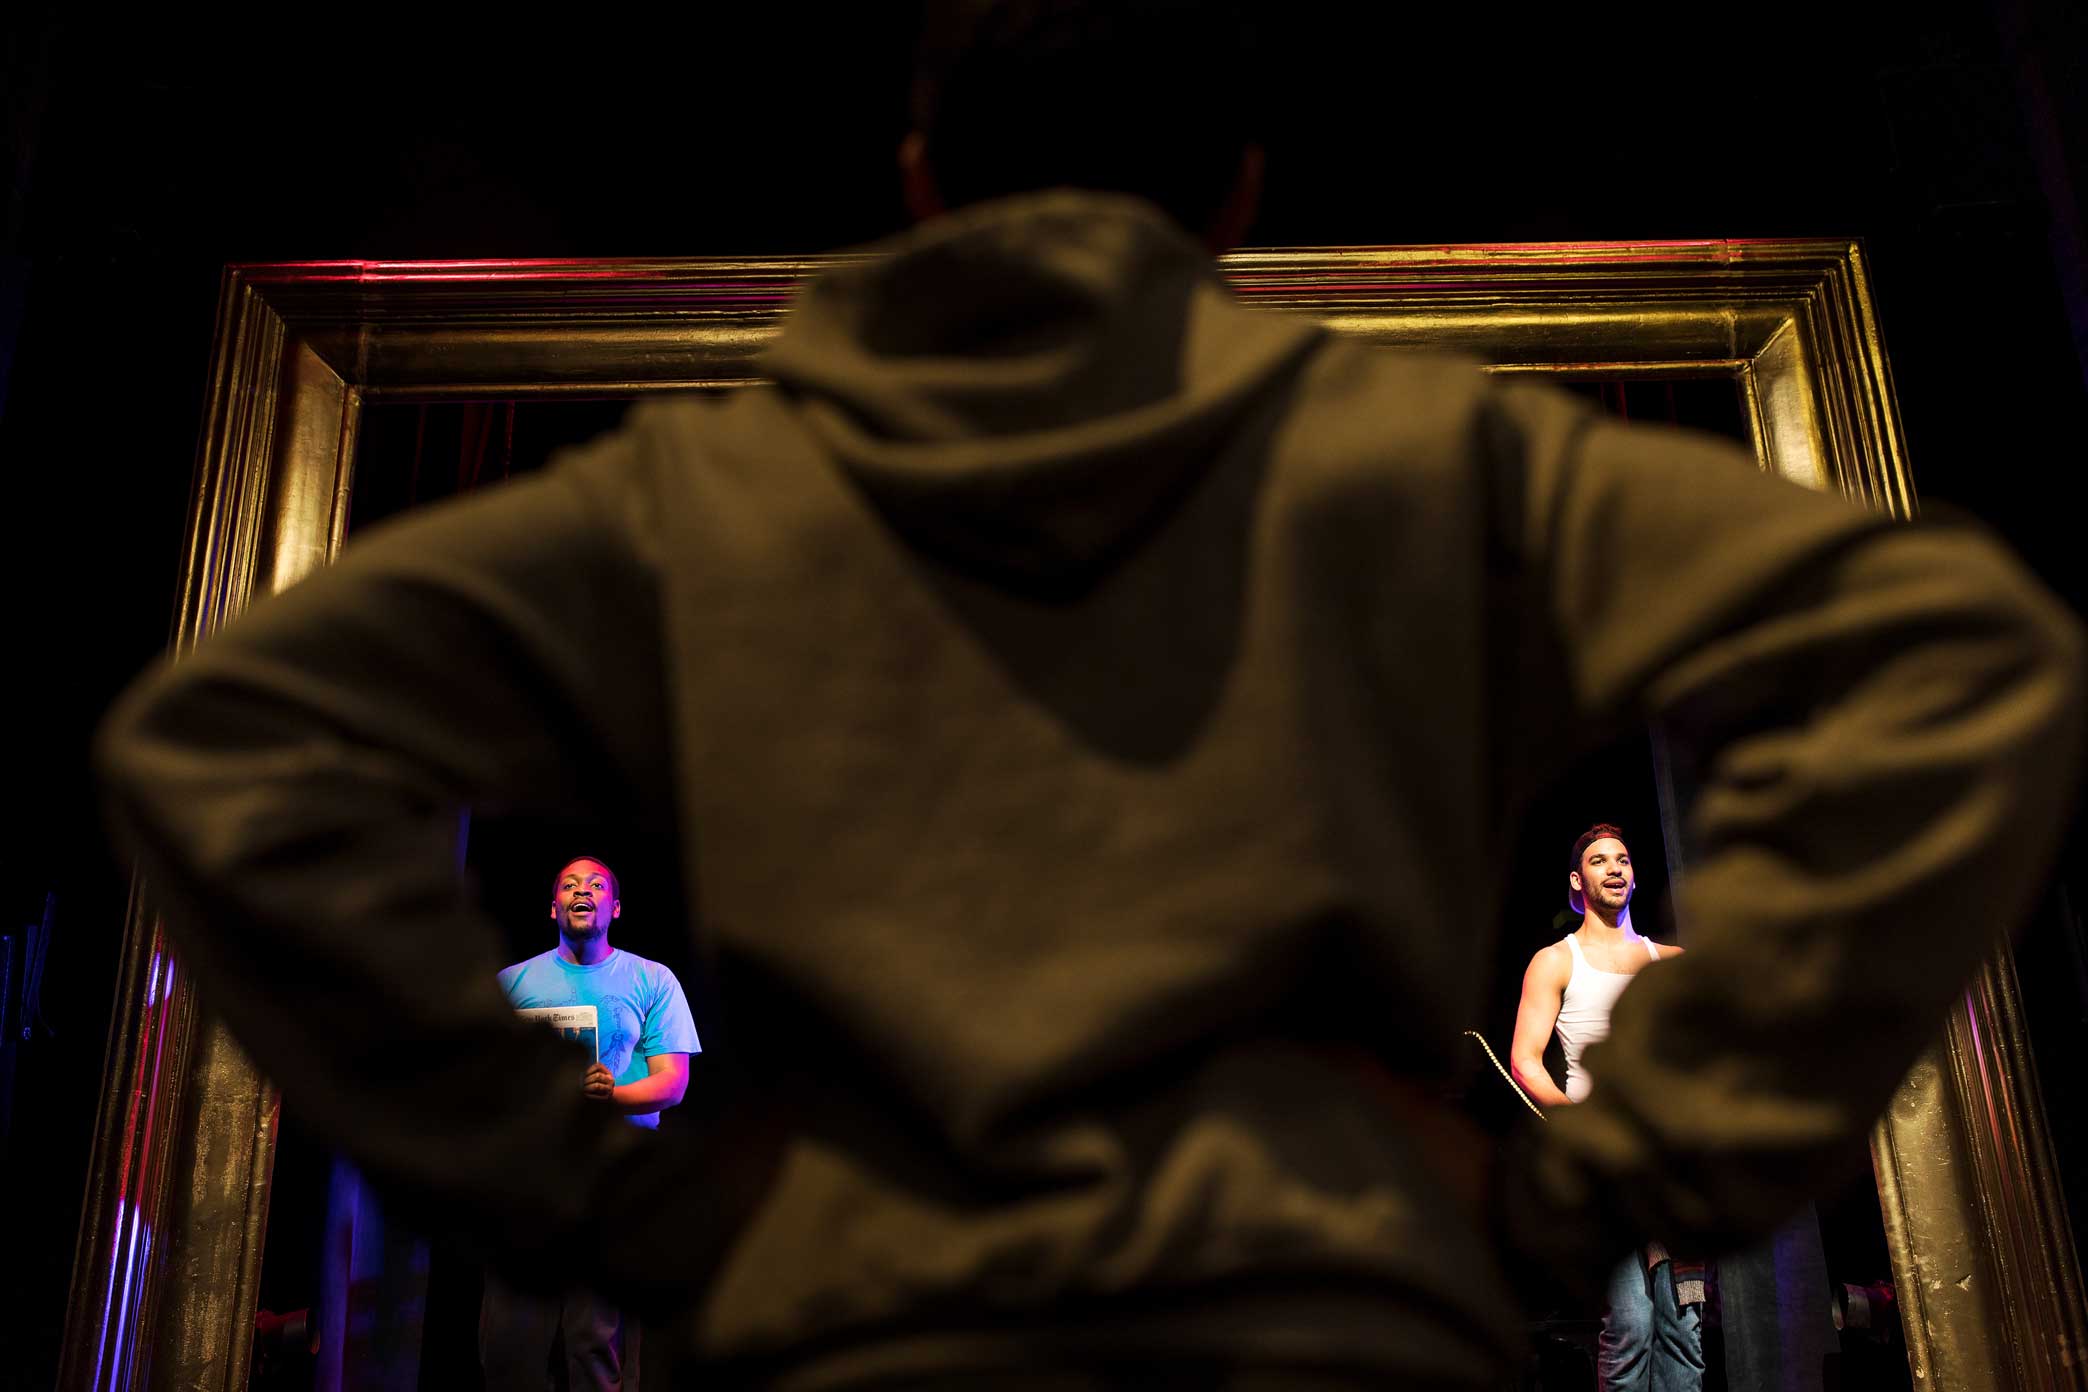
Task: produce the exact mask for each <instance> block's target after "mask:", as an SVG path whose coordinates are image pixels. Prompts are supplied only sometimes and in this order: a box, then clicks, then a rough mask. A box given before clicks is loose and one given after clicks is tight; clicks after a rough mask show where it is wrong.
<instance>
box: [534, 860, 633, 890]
mask: <svg viewBox="0 0 2088 1392" xmlns="http://www.w3.org/2000/svg"><path fill="white" fill-rule="evenodd" d="M583 860H584V861H587V862H588V863H589V864H591V865H599V866H601V867H602V869H603V870H604V871H605V872H607V874H608V876H609V897H610V898H611V899H616V900H621V899H622V898H623V883H622V881H620V880H618V879H617V878H616V872H615V871H614V870H611V869H610V868H609V862H608V861H606V860H604V859H602V858H601V857H600V856H592V855H576V856H568V857H566V860H565V863H564V864H563V865H561V866H559V867H558V873H557V874H555V875H553V876H552V877H551V893H552V894H553V895H554V896H555V895H556V894H557V893H558V882H559V881H560V880H562V879H564V878H565V872H566V871H568V870H570V869H572V868H573V867H574V866H575V865H578V864H579V863H580V862H581V861H583Z"/></svg>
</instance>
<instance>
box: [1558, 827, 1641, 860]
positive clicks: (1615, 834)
mask: <svg viewBox="0 0 2088 1392" xmlns="http://www.w3.org/2000/svg"><path fill="white" fill-rule="evenodd" d="M1604 837H1608V838H1610V839H1611V840H1615V841H1623V842H1624V846H1625V849H1626V850H1627V851H1628V850H1629V849H1630V847H1631V843H1630V842H1629V841H1624V828H1622V827H1615V826H1611V825H1610V824H1609V823H1608V822H1597V823H1595V825H1593V826H1591V827H1589V828H1588V829H1587V830H1586V831H1584V832H1582V833H1581V834H1580V839H1579V840H1577V841H1575V842H1574V843H1573V859H1572V861H1571V862H1569V863H1568V864H1567V866H1566V868H1567V869H1568V870H1578V869H1580V868H1581V857H1582V856H1584V855H1586V854H1587V853H1588V847H1590V846H1592V845H1594V844H1595V843H1596V842H1597V841H1600V840H1602V839H1603V838H1604Z"/></svg>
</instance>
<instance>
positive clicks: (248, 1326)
mask: <svg viewBox="0 0 2088 1392" xmlns="http://www.w3.org/2000/svg"><path fill="white" fill-rule="evenodd" d="M835 259H836V258H826V259H812V260H763V259H749V260H703V261H671V260H653V261H587V262H582V261H545V262H517V261H502V262H445V263H427V262H417V263H385V262H327V263H312V264H300V265H257V266H238V267H233V268H230V269H228V271H227V272H226V275H225V279H224V284H223V291H222V295H221V297H220V302H219V310H218V320H217V330H216V339H215V347H214V350H213V360H212V364H211V376H210V381H209V389H208V398H207V406H206V412H205V418H204V424H203V430H202V439H201V442H200V446H199V449H198V453H197V458H196V464H195V480H194V485H193V491H192V494H191V502H190V509H189V516H188V523H187V539H186V545H185V549H184V553H183V555H184V561H183V570H182V577H181V588H180V591H179V595H180V598H179V602H178V608H177V612H176V615H175V619H174V634H173V641H174V644H175V646H176V648H177V649H180V648H185V647H186V646H188V645H189V644H191V643H193V642H195V641H196V640H197V639H198V638H199V637H201V636H203V635H205V634H207V633H209V632H210V631H211V630H213V629H215V628H216V627H218V626H219V625H220V624H222V623H224V622H225V621H226V620H227V619H228V618H230V617H231V616H232V615H233V614H235V613H237V612H238V611H239V610H240V609H241V608H243V607H244V606H245V605H246V604H247V603H248V602H249V600H250V599H251V598H252V597H253V596H255V595H258V594H266V593H268V592H270V591H273V590H276V589H279V588H281V587H283V586H285V585H288V584H290V583H291V582H293V581H295V580H296V579H297V578H298V577H300V576H302V575H304V574H305V573H307V572H308V571H310V570H312V569H313V568H315V567H317V566H320V565H323V564H325V563H326V562H327V561H328V560H330V559H331V558H332V557H333V556H334V555H335V554H336V552H337V551H338V550H339V548H340V546H341V543H342V540H343V536H344V533H345V531H346V526H347V515H348V500H349V496H350V487H351V483H352V480H353V473H354V464H355V453H356V451H355V442H356V428H357V422H358V418H359V415H360V411H361V408H362V406H363V405H364V404H365V403H366V402H372V401H382V400H431V399H440V398H469V397H486V398H518V397H519V398H526V397H554V396H559V395H565V396H628V395H639V394H644V393H649V392H662V391H678V390H688V389H691V388H696V387H710V386H725V385H735V384H743V383H747V382H750V381H752V380H754V378H755V355H756V353H757V352H758V350H759V348H760V347H761V345H762V344H763V343H764V342H765V341H766V340H767V338H768V337H769V336H770V335H771V333H772V332H773V331H774V329H775V326H776V324H777V321H778V319H779V317H780V315H781V314H782V312H783V310H784V308H785V305H786V304H787V302H788V300H789V298H790V296H791V294H792V293H793V291H794V290H795V288H796V287H797V286H798V285H799V284H800V283H801V282H802V281H803V280H805V279H806V278H807V277H809V276H811V275H813V274H815V273H816V272H817V271H819V270H820V269H821V268H822V267H823V266H826V265H831V264H834V261H835ZM1223 266H1224V271H1225V274H1226V276H1227V278H1228V279H1229V280H1230V281H1231V283H1232V284H1233V285H1234V287H1235V288H1236V289H1237V290H1238V292H1239V293H1240V294H1241V296H1242V297H1243V298H1244V299H1245V300H1246V301H1248V302H1249V303H1251V304H1256V305H1265V306H1267V307H1269V308H1271V309H1283V310H1290V311H1295V312H1302V313H1306V314H1310V315H1313V316H1315V317H1317V318H1319V319H1321V320H1323V321H1324V322H1326V323H1328V324H1329V325H1331V326H1332V327H1334V328H1335V329H1337V330H1339V331H1341V332H1344V333H1349V334H1353V335H1355V336H1356V337H1358V338H1361V339H1365V340H1367V341H1370V342H1373V343H1381V344H1386V345H1391V346H1399V347H1414V348H1422V347H1425V348H1438V349H1453V350H1457V351H1461V352H1465V353H1469V354H1472V355H1475V356H1476V357H1478V358H1480V359H1482V360H1483V361H1484V362H1486V363H1487V364H1488V365H1489V367H1490V368H1491V369H1492V370H1494V371H1498V372H1542V373H1554V374H1583V375H1587V376H1599V377H1607V378H1617V377H1634V376H1636V377H1646V376H1665V377H1681V376H1698V377H1705V376H1708V377H1722V378H1728V379H1731V380H1732V381H1734V382H1735V384H1736V386H1737V388H1738V390H1739V391H1740V392H1741V394H1742V397H1743V400H1744V401H1745V403H1746V414H1747V417H1748V421H1749V425H1750V429H1751V432H1752V437H1753V441H1754V447H1755V452H1756V456H1757V458H1758V459H1759V460H1760V462H1761V464H1762V467H1763V468H1765V469H1767V470H1771V471H1773V472H1775V473H1778V474H1781V475H1783V476H1785V477H1787V478H1790V479H1793V480H1796V481H1798V482H1800V483H1803V484H1805V485H1807V486H1809V487H1813V488H1820V489H1833V490H1838V491H1840V492H1842V493H1843V494H1846V495H1847V496H1849V497H1851V498H1854V499H1857V500H1859V501H1861V502H1862V503H1864V504H1865V505H1867V506H1870V507H1874V508H1879V509H1882V510H1884V511H1887V512H1890V513H1892V514H1894V515H1898V516H1908V515H1911V514H1912V513H1913V511H1914V508H1915V495H1914V487H1913V482H1912V478H1911V476H1910V474H1909V471H1908V465H1907V461H1906V458H1905V452H1904V449H1903V447H1902V442H1901V438H1900V431H1899V423H1898V412H1897V407H1896V405H1895V402H1894V398H1893V389H1892V380H1891V374H1890V370H1889V367H1888V365H1887V361H1886V356H1885V351H1884V346H1883V343H1882V341H1881V339H1880V335H1879V330H1878V324H1877V318H1876V315H1875V313H1874V309H1873V304H1872V299H1871V290H1870V285H1869V279H1868V275H1867V271H1866V268H1865V262H1864V258H1863V253H1862V250H1861V248H1860V247H1859V246H1858V245H1855V244H1852V243H1848V242H1840V241H1835V242H1815V241H1744V242H1742V241H1705V242H1638V243H1578V244H1547V245H1516V246H1471V247H1445V248H1429V247H1392V248H1384V247H1376V248H1321V249H1309V250H1269V251H1244V252H1239V253H1235V254H1233V255H1231V256H1228V257H1227V258H1225V260H1224V263H1223ZM125 935H126V936H125V942H124V951H123V958H122V965H121V968H120V971H121V976H120V979H119V982H118V991H117V1006H116V1011H115V1015H114V1017H113V1019H112V1022H111V1025H110V1032H109V1045H108V1053H107V1060H106V1063H105V1073H104V1081H103V1088H102V1100H101V1105H100V1110H99V1113H98V1115H97V1129H96V1133H95V1143H94V1152H93V1158H92V1161H91V1166H90V1170H89V1174H88V1187H87V1199H86V1205H85V1210H84V1214H83V1217H82V1221H81V1228H80V1235H79V1242H78V1248H77V1252H76V1255H75V1260H74V1268H73V1281H72V1291H71V1297H70V1304H69V1309H68V1316H67V1327H66V1346H65V1349H64V1351H63V1355H62V1364H61V1371H60V1386H61V1387H63V1388H66V1389H74V1388H85V1389H103V1388H108V1389H118V1388H147V1387H150V1388H182V1389H190V1390H191V1392H196V1390H199V1389H211V1392H216V1390H217V1389H236V1388H241V1387H244V1386H245V1385H246V1380H247V1370H248V1362H249V1356H250V1352H251V1345H252V1334H253V1322H254V1314H255V1306H256V1294H257V1289H258V1280H259V1272H260V1263H261V1252H262V1247H263V1237H264V1233H265V1230H266V1225H267V1216H268V1195H269V1184H270V1172H271V1164H272V1159H273V1154H274V1143H275V1137H276V1123H277V1099H276V1094H275V1092H274V1090H273V1089H272V1088H271V1087H270V1086H269V1084H268V1083H267V1081H266V1080H265V1079H264V1078H263V1077H262V1076H261V1075H260V1074H259V1073H258V1072H257V1071H256V1070H255V1069H254V1067H253V1066H252V1064H251V1063H250V1062H249V1061H248V1060H247V1059H246V1058H245V1057H244V1055H243V1054H241V1052H240V1051H239V1049H238V1048H237V1046H235V1045H234V1044H233V1043H232V1042H231V1040H230V1039H229V1037H228V1036H227V1035H226V1034H225V1032H224V1030H223V1028H222V1026H221V1025H220V1024H219V1023H218V1022H217V1021H216V1020H215V1019H213V1018H212V1017H211V1016H210V1015H209V1014H208V1013H207V1012H205V1011H204V1010H202V1009H201V1008H200V1007H199V1005H198V1003H197V1001H196V1000H195V998H194V996H193V994H192V992H191V990H190V987H189V983H188V981H187V978H186V976H185V975H184V974H183V973H181V972H180V971H179V970H178V964H177V963H176V961H175V959H174V958H173V957H172V956H171V955H170V954H169V952H168V950H167V947H166V944H165V941H164V939H163V937H162V935H161V932H160V928H159V924H158V922H157V920H156V918H155V917H154V915H153V913H152V911H151V908H150V900H149V892H145V891H141V892H140V893H139V894H136V895H134V896H133V902H132V906H131V908H130V911H129V915H128V922H127V924H126V927H125ZM1872 1156H1873V1160H1874V1163H1875V1170H1876V1175H1877V1182H1878V1197H1879V1202H1880V1205H1881V1208H1882V1211H1883V1215H1884V1221H1885V1230H1886V1237H1887V1242H1888V1246H1889V1248H1890V1251H1891V1257H1892V1267H1893V1275H1894V1281H1895V1285H1896V1287H1897V1290H1898V1292H1899V1299H1900V1303H1901V1307H1902V1314H1903V1317H1904V1322H1905V1333H1906V1344H1907V1354H1908V1358H1909V1361H1910V1364H1911V1370H1912V1374H1913V1379H1914V1385H1915V1386H1916V1387H1917V1388H1940V1389H1949V1390H1950V1392H1955V1390H1956V1389H2022V1390H2023V1392H2032V1390H2035V1392H2046V1390H2047V1389H2088V1344H2084V1327H2088V1314H2084V1305H2083V1299H2082V1283H2081V1275H2080V1267H2079V1261H2078V1257H2077V1254H2076V1253H2075V1252H2074V1250H2073V1244H2072V1240H2071V1237H2070V1232H2069V1228H2068V1226H2067V1221H2066V1214H2065V1211H2064V1203H2063V1199H2062V1197H2061V1194H2060V1191H2059V1187H2058V1177H2057V1170H2056V1161H2055V1157H2054V1154H2053V1151H2052V1146H2051V1142H2050V1138H2049V1135H2048V1133H2047V1129H2046V1126H2045V1121H2044V1114H2043V1111H2042V1104H2041V1102H2040V1093H2039V1088H2038V1082H2037V1076H2036V1069H2035V1066H2034V1063H2033V1060H2032V1058H2031V1054H2030V1049H2029V1045H2028V1037H2027V1035H2026V1033H2025V1030H2024V1026H2023V1021H2022V1019H2021V1015H2020V1005H2019V1000H2018V994H2017V986H2016V977H2015V969H2014V966H2013V964H2012V961H2011V959H2010V958H2009V957H2008V955H2007V954H2005V953H2004V954H2001V955H1999V956H1997V957H1996V958H1995V959H1994V960H1993V961H1992V962H1991V963H1989V965H1988V966H1987V968H1986V969H1985V970H1984V972H1983V973H1982V974H1981V976H1980V977H1979V979H1978V980H1977V981H1976V982H1975V983H1974V984H1973V985H1972V987H1971V989H1970V990H1969V991H1968V992H1967V993H1966V994H1965V996H1964V998H1963V999H1962V1000H1961V1001H1960V1002H1959V1004H1958V1005H1957V1006H1956V1007H1955V1008H1954V1009H1953V1010H1952V1011H1951V1012H1950V1015H1949V1018H1948V1019H1947V1020H1946V1021H1945V1022H1944V1025H1943V1029H1942V1033H1941V1036H1940V1039H1939V1042H1938V1043H1937V1045H1936V1046H1935V1047H1934V1048H1933V1049H1932V1050H1931V1051H1930V1053H1929V1054H1928V1055H1927V1056H1926V1057H1925V1058H1924V1059H1923V1060H1922V1062H1921V1063H1920V1064H1919V1065H1917V1067H1916V1068H1915V1069H1914V1071H1913V1072H1912V1073H1911V1074H1910V1075H1909V1076H1908V1078H1907V1080H1906V1081H1905V1083H1904V1084H1903V1085H1902V1087H1901V1089H1900V1091H1899V1093H1898V1095H1897V1097H1896V1098H1895V1100H1894V1102H1893V1104H1892V1106H1891V1108H1890V1109H1889V1111H1888V1112H1887V1114H1886V1116H1885V1117H1884V1118H1883V1119H1882V1120H1881V1121H1880V1122H1879V1124H1878V1126H1877V1129H1876V1131H1875V1133H1874V1135H1873V1139H1872Z"/></svg>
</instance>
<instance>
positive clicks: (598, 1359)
mask: <svg viewBox="0 0 2088 1392" xmlns="http://www.w3.org/2000/svg"><path fill="white" fill-rule="evenodd" d="M479 1363H480V1365H481V1366H482V1367H484V1368H485V1370H486V1392H547V1389H548V1392H637V1388H638V1321H637V1320H636V1319H635V1318H633V1319H631V1320H628V1321H627V1320H625V1319H624V1317H623V1315H622V1313H621V1312H620V1311H619V1310H617V1308H616V1307H615V1306H613V1305H610V1304H608V1303H607V1302H606V1301H603V1300H601V1299H600V1298H598V1297H596V1296H593V1295H590V1294H589V1293H587V1292H586V1291H567V1292H566V1293H565V1294H564V1295H563V1296H540V1295H527V1294H524V1293H523V1292H521V1291H517V1290H513V1289H510V1288H509V1287H508V1286H507V1285H505V1284H503V1283H502V1282H501V1281H500V1279H499V1278H498V1277H495V1276H492V1275H488V1276H487V1277H486V1295H485V1299H484V1301H483V1302H482V1303H481V1304H480V1306H479Z"/></svg>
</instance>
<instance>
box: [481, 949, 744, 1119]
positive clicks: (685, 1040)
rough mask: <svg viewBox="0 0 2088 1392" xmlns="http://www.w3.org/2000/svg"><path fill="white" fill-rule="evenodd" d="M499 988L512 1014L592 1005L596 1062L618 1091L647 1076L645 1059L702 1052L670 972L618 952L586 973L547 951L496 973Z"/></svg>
mask: <svg viewBox="0 0 2088 1392" xmlns="http://www.w3.org/2000/svg"><path fill="white" fill-rule="evenodd" d="M500 989H501V990H503V991H505V992H507V998H508V1003H509V1004H510V1005H512V1006H514V1007H515V1008H516V1009H518V1010H528V1009H541V1008H544V1007H547V1006H568V1005H591V1006H593V1007H594V1008H595V1011H596V1013H597V1017H598V1024H599V1032H598V1034H597V1036H596V1041H597V1047H598V1048H599V1050H600V1057H601V1060H602V1063H603V1064H604V1065H605V1066H606V1067H607V1068H608V1069H609V1071H610V1073H611V1074H613V1075H614V1076H615V1078H616V1081H617V1084H618V1086H621V1085H623V1084H625V1083H635V1082H637V1081H638V1080H639V1079H641V1078H643V1077H645V1076H646V1074H647V1072H648V1071H649V1070H648V1069H647V1066H646V1062H645V1061H646V1060H647V1059H649V1058H651V1057H652V1056H653V1055H654V1054H696V1053H701V1052H702V1051H703V1045H702V1043H701V1042H700V1041H699V1040H698V1039H697V1037H696V1022H695V1020H694V1019H692V1018H691V1017H690V1015H689V1002H688V998H687V997H686V996H684V995H683V994H682V988H681V982H679V981H677V980H675V977H674V973H673V972H671V971H669V970H668V969H667V968H666V967H664V966H662V965H660V964H659V963H658V962H654V961H650V960H648V959H646V958H644V957H640V956H638V955H637V954H636V953H633V952H625V951H623V950H622V949H621V948H612V949H610V952H609V955H608V956H607V957H605V958H603V959H602V960H601V961H599V962H597V963H595V964H594V965H593V966H587V967H583V966H581V965H580V964H579V963H577V962H568V961H567V960H566V959H565V958H563V957H561V956H559V955H558V949H556V948H553V949H551V950H550V951H549V952H542V953H539V954H538V955H536V956H534V957H531V958H530V959H529V960H527V961H525V962H517V963H515V964H514V965H513V966H511V967H509V968H507V969H506V970H505V971H503V972H501V974H500ZM631 1120H632V1121H634V1122H636V1123H638V1124H639V1125H640V1126H658V1125H659V1124H660V1117H659V1114H658V1113H657V1112H653V1113H645V1114H640V1115H637V1116H633V1117H632V1118H631Z"/></svg>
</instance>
